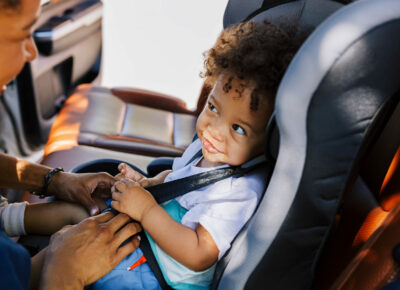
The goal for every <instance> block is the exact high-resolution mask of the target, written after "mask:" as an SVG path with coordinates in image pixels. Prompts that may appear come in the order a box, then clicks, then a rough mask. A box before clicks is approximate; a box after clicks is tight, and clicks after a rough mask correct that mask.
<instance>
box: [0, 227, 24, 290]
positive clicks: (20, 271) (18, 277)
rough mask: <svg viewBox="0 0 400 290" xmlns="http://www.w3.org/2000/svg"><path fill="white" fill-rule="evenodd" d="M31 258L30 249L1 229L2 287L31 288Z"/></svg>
mask: <svg viewBox="0 0 400 290" xmlns="http://www.w3.org/2000/svg"><path fill="white" fill-rule="evenodd" d="M30 275H31V259H30V256H29V253H28V251H26V250H25V249H24V247H22V246H21V245H19V244H17V243H15V242H14V241H12V240H11V239H10V238H9V237H8V236H7V235H6V234H5V233H4V232H3V230H1V229H0V288H1V289H29V279H30Z"/></svg>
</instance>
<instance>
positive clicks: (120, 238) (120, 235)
mask: <svg viewBox="0 0 400 290" xmlns="http://www.w3.org/2000/svg"><path fill="white" fill-rule="evenodd" d="M141 231H142V227H141V226H140V225H139V224H138V223H135V222H131V223H129V224H127V225H125V226H124V227H123V228H122V229H121V230H119V231H118V232H117V233H116V234H115V236H114V241H113V242H114V243H115V244H116V246H119V245H121V244H122V243H123V242H125V241H126V240H127V239H128V238H130V237H132V236H133V235H136V234H137V233H139V232H141Z"/></svg>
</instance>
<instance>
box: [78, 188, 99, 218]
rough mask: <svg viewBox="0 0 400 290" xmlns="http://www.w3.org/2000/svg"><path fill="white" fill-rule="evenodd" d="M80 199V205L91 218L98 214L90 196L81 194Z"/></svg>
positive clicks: (96, 206)
mask: <svg viewBox="0 0 400 290" xmlns="http://www.w3.org/2000/svg"><path fill="white" fill-rule="evenodd" d="M80 197H81V200H80V202H81V204H82V205H83V206H84V207H85V208H86V209H87V211H88V212H89V214H90V215H91V216H94V215H96V214H98V213H99V212H100V209H99V207H98V205H97V204H96V202H95V201H94V199H92V197H91V196H88V195H85V194H83V193H82V194H81V195H80Z"/></svg>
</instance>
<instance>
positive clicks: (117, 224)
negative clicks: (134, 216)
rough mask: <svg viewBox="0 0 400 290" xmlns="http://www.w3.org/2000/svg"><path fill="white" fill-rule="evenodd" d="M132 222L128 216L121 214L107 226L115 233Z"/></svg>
mask: <svg viewBox="0 0 400 290" xmlns="http://www.w3.org/2000/svg"><path fill="white" fill-rule="evenodd" d="M113 202H114V201H113ZM130 221H131V218H130V217H129V216H128V215H126V214H124V213H120V214H117V215H116V216H114V217H113V218H112V219H111V220H109V221H108V222H107V223H106V224H107V226H108V227H109V228H110V229H111V231H112V232H114V233H115V232H117V231H118V230H119V229H120V228H122V227H123V226H124V225H126V224H127V223H129V222H130Z"/></svg>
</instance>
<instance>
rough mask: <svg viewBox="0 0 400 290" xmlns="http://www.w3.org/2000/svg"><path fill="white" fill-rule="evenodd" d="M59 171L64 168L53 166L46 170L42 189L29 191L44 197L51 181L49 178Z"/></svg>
mask: <svg viewBox="0 0 400 290" xmlns="http://www.w3.org/2000/svg"><path fill="white" fill-rule="evenodd" d="M60 171H64V169H62V168H61V167H56V168H53V169H52V170H50V171H49V172H47V174H46V175H45V176H44V184H43V187H42V190H41V191H40V192H36V191H31V193H32V194H33V195H37V196H39V197H40V198H45V197H46V196H47V195H46V194H47V188H48V187H49V184H50V182H51V179H52V178H53V176H54V175H55V174H56V173H57V172H60Z"/></svg>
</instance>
